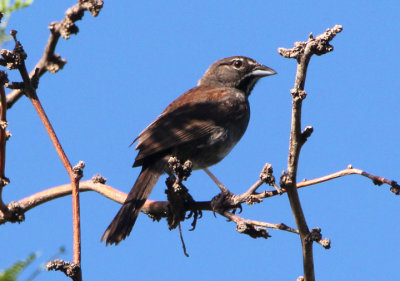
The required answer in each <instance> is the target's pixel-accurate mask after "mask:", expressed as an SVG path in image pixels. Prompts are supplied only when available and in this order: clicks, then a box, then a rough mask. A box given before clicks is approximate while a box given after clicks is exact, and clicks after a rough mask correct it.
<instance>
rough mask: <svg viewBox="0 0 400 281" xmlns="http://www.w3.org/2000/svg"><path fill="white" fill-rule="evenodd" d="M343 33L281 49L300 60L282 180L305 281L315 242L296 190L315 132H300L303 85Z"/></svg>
mask: <svg viewBox="0 0 400 281" xmlns="http://www.w3.org/2000/svg"><path fill="white" fill-rule="evenodd" d="M341 31H342V26H340V25H336V26H334V27H333V28H332V29H327V31H326V32H325V33H323V34H321V35H319V36H317V37H316V38H315V39H314V38H313V36H312V34H310V36H309V39H308V41H307V42H296V43H295V44H294V48H292V49H284V48H279V49H278V52H279V54H280V55H282V56H284V57H286V58H295V59H296V60H297V71H296V79H295V83H294V88H293V89H292V90H291V91H290V92H291V94H292V123H291V131H290V141H289V156H288V164H287V173H286V174H284V175H283V176H282V178H281V186H282V187H283V188H285V189H286V191H287V193H288V197H289V202H290V206H291V208H292V213H293V216H294V219H295V222H296V225H297V228H298V229H299V232H300V238H301V243H302V249H303V269H304V278H305V280H306V281H314V280H315V273H314V259H313V248H312V241H313V240H312V239H309V235H310V231H309V229H308V226H307V222H306V219H305V216H304V213H303V209H302V207H301V203H300V199H299V195H298V192H297V188H296V178H297V167H298V162H299V157H300V150H301V147H302V145H303V144H304V143H305V140H306V139H307V137H309V136H310V134H311V132H312V129H311V130H310V128H308V129H306V130H305V131H304V132H301V107H302V102H303V100H304V99H305V97H306V92H305V91H304V85H305V82H306V76H307V68H308V63H309V61H310V59H311V56H312V55H313V54H316V55H322V54H325V53H327V52H330V51H332V50H333V47H332V46H331V45H330V44H329V42H330V41H331V40H332V39H333V38H334V37H335V36H336V34H337V33H340V32H341Z"/></svg>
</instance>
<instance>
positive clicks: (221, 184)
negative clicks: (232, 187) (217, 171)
mask: <svg viewBox="0 0 400 281" xmlns="http://www.w3.org/2000/svg"><path fill="white" fill-rule="evenodd" d="M203 170H204V172H206V174H207V175H208V176H209V177H210V178H211V179H212V180H213V181H214V182H215V184H216V185H217V186H218V187H219V189H220V190H221V193H226V194H228V193H230V191H229V190H228V189H227V188H226V186H225V185H224V184H223V183H222V182H221V181H220V180H219V179H217V177H216V176H214V174H213V173H211V171H210V170H209V169H208V168H204V169H203Z"/></svg>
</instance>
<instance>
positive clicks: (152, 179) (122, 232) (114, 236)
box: [101, 161, 164, 245]
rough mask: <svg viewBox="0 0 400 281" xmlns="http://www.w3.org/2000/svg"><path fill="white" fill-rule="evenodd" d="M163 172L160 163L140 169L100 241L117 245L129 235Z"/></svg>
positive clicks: (162, 165)
mask: <svg viewBox="0 0 400 281" xmlns="http://www.w3.org/2000/svg"><path fill="white" fill-rule="evenodd" d="M163 170H164V164H163V163H161V161H158V162H156V163H153V164H151V165H144V166H143V167H142V171H141V172H140V175H139V177H138V178H137V180H136V182H135V184H134V185H133V187H132V189H131V191H130V192H129V194H128V197H127V198H126V200H125V202H124V204H123V205H122V207H121V209H120V210H119V212H118V213H117V215H116V216H115V217H114V219H113V220H112V222H111V223H110V225H109V226H108V227H107V229H106V231H105V232H104V234H103V236H102V237H101V241H104V240H105V241H106V245H109V244H115V245H118V243H119V242H121V241H122V240H124V239H125V238H126V237H127V236H128V235H129V233H130V232H131V230H132V228H133V225H134V224H135V221H136V219H137V216H138V215H139V213H140V209H141V208H142V206H143V204H144V203H145V202H146V200H147V198H148V197H149V196H150V193H151V191H152V190H153V187H154V186H155V185H156V183H157V181H158V178H159V177H160V175H161V174H162V173H163Z"/></svg>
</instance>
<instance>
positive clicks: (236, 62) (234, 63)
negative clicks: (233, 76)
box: [233, 60, 243, 68]
mask: <svg viewBox="0 0 400 281" xmlns="http://www.w3.org/2000/svg"><path fill="white" fill-rule="evenodd" d="M242 65H243V62H242V61H241V60H235V61H234V62H233V66H234V67H235V68H240V67H241V66H242Z"/></svg>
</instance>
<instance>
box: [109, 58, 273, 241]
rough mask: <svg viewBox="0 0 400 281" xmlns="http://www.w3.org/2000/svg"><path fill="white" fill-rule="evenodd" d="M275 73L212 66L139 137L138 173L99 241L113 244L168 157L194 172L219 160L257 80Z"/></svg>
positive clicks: (231, 64)
mask: <svg viewBox="0 0 400 281" xmlns="http://www.w3.org/2000/svg"><path fill="white" fill-rule="evenodd" d="M273 74H276V72H275V71H274V70H272V69H271V68H269V67H266V66H264V65H261V64H259V63H257V62H256V61H255V60H253V59H251V58H248V57H242V56H236V57H229V58H225V59H222V60H219V61H217V62H215V63H214V64H213V65H211V66H210V68H209V69H208V70H207V71H206V73H205V74H204V75H203V77H202V78H201V79H200V80H199V83H198V85H197V87H195V88H193V89H191V90H189V91H187V92H186V93H184V94H183V95H181V96H180V97H179V98H177V99H176V100H175V101H173V102H172V103H171V104H170V105H169V106H168V107H167V108H166V109H165V110H164V112H163V113H162V114H161V115H160V116H159V117H158V118H157V119H156V120H155V121H153V122H152V123H151V124H150V125H149V126H148V127H147V128H146V129H145V130H143V131H142V132H141V133H140V134H139V136H138V137H137V138H136V139H135V141H138V144H137V146H136V149H137V150H139V153H138V155H137V157H136V159H135V162H134V164H133V166H134V167H137V166H142V171H141V172H140V175H139V177H138V178H137V180H136V182H135V184H134V185H133V187H132V189H131V191H130V192H129V194H128V197H127V198H126V201H125V202H124V204H123V205H122V207H121V209H120V210H119V212H118V213H117V215H116V216H115V218H114V219H113V221H112V222H111V223H110V225H109V226H108V228H107V229H106V231H105V232H104V234H103V236H102V238H101V241H104V240H106V244H107V245H108V244H118V243H119V242H121V241H122V240H123V239H125V238H126V236H128V235H129V233H130V232H131V230H132V227H133V225H134V224H135V221H136V218H137V216H138V214H139V212H140V209H141V207H142V206H143V204H144V202H145V201H146V199H147V198H148V197H149V195H150V193H151V191H152V190H153V187H154V186H155V184H156V183H157V181H158V179H159V177H160V175H161V174H163V173H164V172H165V171H166V169H167V168H168V165H167V161H168V159H169V157H171V156H176V157H177V158H178V159H180V160H181V161H186V160H191V161H192V163H193V168H194V169H202V168H206V167H209V166H211V165H214V164H216V163H218V162H219V161H221V160H222V159H223V158H224V157H225V156H226V155H227V154H228V153H229V152H230V151H231V149H232V148H233V147H234V146H235V144H236V143H237V142H238V141H239V140H240V138H241V137H242V136H243V134H244V132H245V131H246V128H247V124H248V122H249V118H250V107H249V102H248V96H249V95H250V92H251V91H252V89H253V87H254V85H255V84H256V83H257V81H258V80H259V79H260V78H261V77H264V76H268V75H273Z"/></svg>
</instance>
